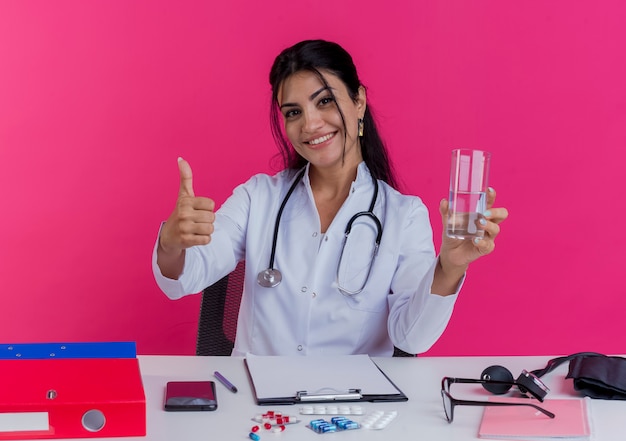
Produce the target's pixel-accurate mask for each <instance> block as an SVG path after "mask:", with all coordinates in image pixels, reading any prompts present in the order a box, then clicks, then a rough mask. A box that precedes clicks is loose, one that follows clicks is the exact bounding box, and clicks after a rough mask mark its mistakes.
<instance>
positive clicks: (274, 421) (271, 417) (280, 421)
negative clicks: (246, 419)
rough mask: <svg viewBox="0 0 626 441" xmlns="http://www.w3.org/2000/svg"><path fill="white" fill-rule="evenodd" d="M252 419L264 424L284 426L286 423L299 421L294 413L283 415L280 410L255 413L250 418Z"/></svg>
mask: <svg viewBox="0 0 626 441" xmlns="http://www.w3.org/2000/svg"><path fill="white" fill-rule="evenodd" d="M252 421H256V422H257V423H261V424H263V425H264V426H265V425H270V426H284V425H287V424H295V423H297V422H299V420H298V417H296V416H295V415H283V414H282V413H280V412H274V411H273V410H270V411H268V412H266V413H264V414H259V415H255V416H254V417H253V418H252Z"/></svg>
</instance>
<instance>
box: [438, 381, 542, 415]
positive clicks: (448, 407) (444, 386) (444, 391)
mask: <svg viewBox="0 0 626 441" xmlns="http://www.w3.org/2000/svg"><path fill="white" fill-rule="evenodd" d="M452 383H474V384H476V383H478V384H502V385H509V386H514V385H515V383H512V382H511V383H510V382H508V381H496V380H474V379H469V378H452V377H444V378H443V380H441V397H442V398H443V410H444V412H445V414H446V418H447V419H448V422H449V423H451V422H452V420H454V406H530V407H534V408H535V409H537V410H538V411H539V412H541V413H543V414H544V415H546V416H548V417H550V418H554V414H553V413H552V412H550V411H548V410H546V409H544V408H542V407H539V406H537V405H535V404H532V403H504V402H501V401H500V402H499V401H471V400H457V399H456V398H454V397H452V395H450V386H451V385H452Z"/></svg>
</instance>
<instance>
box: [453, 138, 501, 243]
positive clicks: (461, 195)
mask: <svg viewBox="0 0 626 441" xmlns="http://www.w3.org/2000/svg"><path fill="white" fill-rule="evenodd" d="M490 161H491V153H489V152H485V151H482V150H471V149H456V150H452V161H451V163H450V210H449V216H448V224H447V226H446V234H447V235H448V236H449V237H453V238H455V239H473V238H475V237H483V235H484V231H483V230H481V229H480V228H478V224H479V222H480V220H481V219H483V217H484V216H483V213H484V212H485V210H486V209H487V186H488V179H489V164H490Z"/></svg>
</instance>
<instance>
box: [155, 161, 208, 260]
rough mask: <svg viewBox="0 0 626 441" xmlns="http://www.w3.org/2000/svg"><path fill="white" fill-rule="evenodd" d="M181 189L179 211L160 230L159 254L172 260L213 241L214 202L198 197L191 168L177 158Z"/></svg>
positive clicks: (175, 211) (177, 208)
mask: <svg viewBox="0 0 626 441" xmlns="http://www.w3.org/2000/svg"><path fill="white" fill-rule="evenodd" d="M178 170H179V172H180V190H179V192H178V199H177V201H176V208H174V211H173V212H172V214H171V215H170V217H169V218H168V219H167V221H166V222H165V225H163V228H161V236H160V237H159V253H160V254H161V253H164V254H166V255H169V256H171V257H175V256H180V255H181V254H182V251H183V250H185V249H187V248H189V247H192V246H195V245H206V244H208V243H209V242H211V234H212V233H213V222H214V221H215V213H214V212H213V210H214V208H215V203H214V202H213V200H211V199H209V198H205V197H196V196H195V195H194V192H193V174H192V171H191V166H190V165H189V163H188V162H187V161H185V160H184V159H183V158H178Z"/></svg>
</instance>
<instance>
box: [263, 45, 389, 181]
mask: <svg viewBox="0 0 626 441" xmlns="http://www.w3.org/2000/svg"><path fill="white" fill-rule="evenodd" d="M320 70H326V71H328V72H331V73H333V74H334V75H336V76H337V77H338V78H339V79H340V80H341V81H343V83H344V84H345V85H346V88H347V89H348V94H349V95H350V98H352V100H353V101H355V102H356V100H357V97H358V94H359V87H361V86H363V85H362V84H361V81H360V80H359V76H358V74H357V71H356V67H355V65H354V62H353V61H352V57H351V56H350V54H349V53H348V52H347V51H346V50H345V49H344V48H342V47H341V46H339V45H338V44H337V43H332V42H329V41H324V40H305V41H301V42H300V43H297V44H295V45H294V46H291V47H289V48H287V49H285V50H283V51H282V52H281V53H280V54H279V55H278V57H276V59H275V60H274V64H273V65H272V69H271V71H270V78H269V79H270V85H271V86H272V103H271V107H270V125H271V127H272V135H273V136H274V140H275V141H276V144H277V145H278V147H279V149H280V153H281V156H282V159H283V164H284V166H285V168H289V169H299V168H302V167H303V166H304V165H305V164H306V160H305V159H304V158H303V157H302V156H300V155H299V154H298V153H297V152H296V151H295V149H294V148H293V146H292V145H291V143H290V142H289V140H288V139H287V137H286V136H285V133H284V131H283V129H282V115H281V113H280V104H279V103H278V90H279V88H280V85H281V84H282V83H283V81H285V80H286V79H287V78H288V77H289V76H290V75H292V74H294V73H296V72H300V71H309V72H313V73H314V74H315V75H317V76H318V77H319V79H320V81H321V82H322V83H323V84H324V86H326V87H328V84H327V82H326V79H325V78H324V76H323V75H322V74H321V72H320ZM363 87H364V86H363ZM329 90H330V89H329ZM331 94H332V91H331ZM333 98H334V96H333ZM335 103H336V101H335ZM337 110H338V111H339V114H340V116H341V120H342V121H343V125H344V132H347V130H345V129H346V121H345V119H344V115H343V112H342V111H341V108H340V107H339V105H337ZM363 126H364V127H363V136H362V137H361V154H362V156H363V160H364V161H365V164H367V167H368V168H369V169H370V172H371V173H372V175H373V176H374V177H375V178H376V179H381V180H383V181H385V182H387V183H388V184H389V185H391V186H392V187H396V186H397V182H396V178H395V176H394V172H393V168H392V166H391V162H390V161H389V156H388V154H387V149H386V148H385V144H384V143H383V141H382V139H381V137H380V135H379V133H378V129H377V128H376V122H375V121H374V117H373V115H372V110H371V106H370V104H369V103H368V104H367V106H366V108H365V115H364V117H363Z"/></svg>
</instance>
